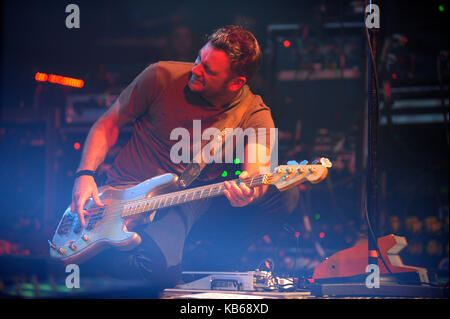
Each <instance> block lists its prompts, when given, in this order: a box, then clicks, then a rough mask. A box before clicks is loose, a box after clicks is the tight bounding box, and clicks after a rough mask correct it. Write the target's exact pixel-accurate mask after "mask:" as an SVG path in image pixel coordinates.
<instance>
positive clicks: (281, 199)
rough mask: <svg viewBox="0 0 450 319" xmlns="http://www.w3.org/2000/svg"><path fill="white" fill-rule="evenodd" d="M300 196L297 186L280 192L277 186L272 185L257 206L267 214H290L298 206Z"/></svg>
mask: <svg viewBox="0 0 450 319" xmlns="http://www.w3.org/2000/svg"><path fill="white" fill-rule="evenodd" d="M299 197H300V194H299V190H298V188H297V187H293V188H290V189H288V190H285V191H283V192H280V191H279V190H278V188H276V187H275V186H270V187H269V189H268V190H267V192H266V193H265V194H264V196H263V197H262V198H261V200H260V201H259V202H258V203H256V204H255V206H256V207H257V208H258V210H260V211H262V212H265V213H267V214H273V213H276V214H278V215H290V214H291V213H292V212H293V211H294V210H295V208H296V207H297V204H298V201H299Z"/></svg>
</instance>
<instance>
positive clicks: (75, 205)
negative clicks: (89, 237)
mask: <svg viewBox="0 0 450 319" xmlns="http://www.w3.org/2000/svg"><path fill="white" fill-rule="evenodd" d="M89 198H92V199H93V200H94V203H95V204H96V205H98V206H101V207H102V206H104V204H103V203H102V201H101V200H100V197H99V196H98V188H97V184H96V183H95V180H94V177H92V176H89V175H82V176H80V177H78V178H77V179H76V180H75V183H74V185H73V190H72V206H71V210H72V212H74V213H75V212H76V213H77V214H78V218H79V219H80V223H81V226H83V227H84V226H85V225H86V222H85V220H84V214H85V213H86V211H85V210H84V205H85V204H86V201H87V200H88V199H89Z"/></svg>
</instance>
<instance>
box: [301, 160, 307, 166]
mask: <svg viewBox="0 0 450 319" xmlns="http://www.w3.org/2000/svg"><path fill="white" fill-rule="evenodd" d="M300 165H308V161H307V160H304V161H301V162H300Z"/></svg>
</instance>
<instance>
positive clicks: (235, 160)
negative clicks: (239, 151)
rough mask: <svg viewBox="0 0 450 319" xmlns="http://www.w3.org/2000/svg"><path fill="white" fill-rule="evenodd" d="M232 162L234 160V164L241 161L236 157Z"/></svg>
mask: <svg viewBox="0 0 450 319" xmlns="http://www.w3.org/2000/svg"><path fill="white" fill-rule="evenodd" d="M233 162H234V164H239V163H240V162H241V160H240V159H239V158H237V157H236V158H235V159H234V161H233Z"/></svg>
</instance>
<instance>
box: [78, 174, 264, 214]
mask: <svg viewBox="0 0 450 319" xmlns="http://www.w3.org/2000/svg"><path fill="white" fill-rule="evenodd" d="M264 176H265V174H263V175H258V176H255V177H253V178H247V179H245V180H242V181H241V182H244V183H245V184H246V185H247V184H251V183H255V182H256V183H258V184H259V183H261V182H262V180H263V179H264ZM233 181H237V180H233ZM256 186H259V185H256ZM208 188H209V189H210V192H209V194H208V196H207V197H201V196H200V197H199V198H195V194H197V192H201V193H200V194H202V192H203V191H205V190H206V189H208ZM214 188H217V189H216V190H215V191H214V192H218V193H217V194H214V193H211V190H212V189H214ZM223 190H224V183H217V184H212V185H206V186H202V187H198V188H191V189H186V190H182V191H178V192H173V193H169V194H161V195H157V196H155V197H150V198H144V199H137V200H131V201H128V202H127V203H126V204H114V205H111V206H107V205H105V206H102V207H94V208H91V209H88V210H87V211H88V214H85V216H87V219H90V218H91V217H95V216H97V215H98V214H99V213H101V212H102V211H104V210H105V209H106V208H109V209H108V213H109V214H111V213H113V212H115V211H116V210H117V209H118V208H120V209H119V210H118V211H119V212H120V213H122V212H123V210H124V209H123V208H124V207H125V206H128V205H131V206H133V205H134V206H135V205H137V204H142V203H147V204H151V202H152V201H154V203H155V205H154V207H153V208H150V207H148V209H146V210H144V211H142V212H135V213H132V214H129V215H125V216H123V217H129V216H132V215H134V214H139V213H143V212H146V211H148V210H153V209H155V210H156V209H163V208H167V207H171V206H178V205H182V204H185V203H188V202H192V201H196V200H200V199H205V198H208V197H216V196H220V195H222V194H223ZM190 193H192V194H193V195H192V197H191V198H189V194H190ZM175 194H177V195H175ZM183 195H185V197H184V202H183V203H179V202H177V203H176V204H175V205H173V203H174V202H173V201H172V202H171V204H170V205H168V206H167V207H166V206H165V205H166V204H167V199H168V198H169V197H172V198H174V197H176V196H178V198H181V197H182V196H183ZM186 199H189V200H188V201H186ZM158 200H159V203H158V204H156V203H157V201H158ZM162 202H164V204H163V205H162V206H160V207H156V206H159V205H160V204H161V203H162ZM72 213H74V212H72Z"/></svg>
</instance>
